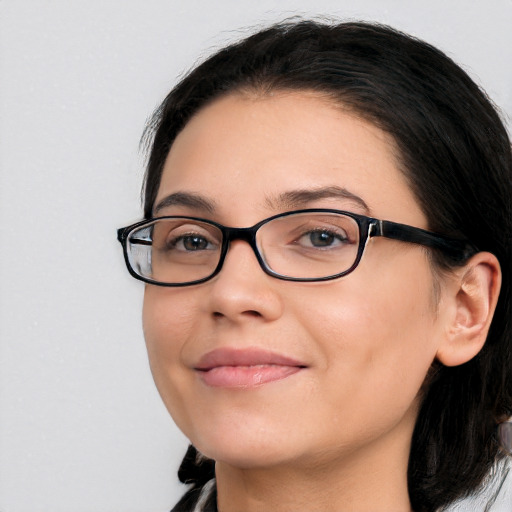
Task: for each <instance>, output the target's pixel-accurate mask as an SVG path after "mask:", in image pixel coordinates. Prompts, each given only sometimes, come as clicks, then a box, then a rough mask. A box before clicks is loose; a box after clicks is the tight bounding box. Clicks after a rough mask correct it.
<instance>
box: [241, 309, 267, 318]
mask: <svg viewBox="0 0 512 512" xmlns="http://www.w3.org/2000/svg"><path fill="white" fill-rule="evenodd" d="M242 314H243V315H246V316H254V317H261V316H263V315H262V314H261V313H260V312H259V311H255V310H254V309H249V310H247V311H244V312H243V313H242Z"/></svg>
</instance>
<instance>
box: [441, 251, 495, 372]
mask: <svg viewBox="0 0 512 512" xmlns="http://www.w3.org/2000/svg"><path fill="white" fill-rule="evenodd" d="M448 281H449V284H448V286H446V287H445V290H444V291H445V292H446V293H448V297H446V299H447V301H448V302H449V303H450V305H451V307H449V308H448V311H449V312H450V313H449V314H448V315H447V318H446V320H447V322H448V324H447V325H446V331H445V336H444V337H443V340H442V342H441V344H440V346H439V347H438V351H437V354H436V357H437V359H438V360H439V361H440V362H441V363H442V364H444V365H445V366H457V365H460V364H464V363H466V362H468V361H469V360H470V359H472V358H473V357H475V356H476V355H477V354H478V352H480V350H481V349H482V347H483V346H484V343H485V340H486V339H487V333H488V332H489V327H490V325H491V321H492V317H493V314H494V310H495V308H496V303H497V302H498V295H499V292H500V287H501V268H500V264H499V262H498V259H497V258H496V256H494V254H491V253H488V252H479V253H477V254H475V255H474V256H473V257H472V258H471V259H470V260H469V261H468V262H467V263H466V264H465V265H464V266H463V267H460V268H459V269H457V270H455V271H454V273H453V275H451V276H450V277H449V278H448ZM443 302H444V301H443Z"/></svg>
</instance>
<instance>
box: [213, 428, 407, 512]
mask: <svg viewBox="0 0 512 512" xmlns="http://www.w3.org/2000/svg"><path fill="white" fill-rule="evenodd" d="M402 427H403V426H402ZM405 428H408V427H405ZM398 430H399V431H398V432H396V431H395V432H388V434H387V435H386V436H385V439H378V440H375V442H373V443H371V444H369V445H366V446H364V447H360V448H358V449H354V450H352V451H351V452H349V453H344V454H343V455H341V456H340V455H338V456H337V457H332V456H329V455H327V456H326V455H323V456H321V457H316V458H315V459H313V458H311V457H305V458H304V459H307V460H300V461H297V460H294V461H293V463H292V462H290V463H289V464H286V463H284V464H280V465H276V466H273V467H265V468H239V467H235V466H233V465H230V464H227V463H224V462H217V464H216V478H217V493H218V494H217V503H218V509H219V512H239V511H240V510H243V511H244V512H268V511H269V510H272V511H273V512H284V511H290V510H307V511H308V512H330V511H333V512H334V511H336V512H339V511H343V512H370V511H375V510H379V511H381V512H411V505H410V501H409V494H408V489H407V464H408V458H409V451H410V439H411V435H412V430H411V431H410V432H408V433H407V434H408V435H404V434H405V432H404V431H403V429H402V428H400V426H398Z"/></svg>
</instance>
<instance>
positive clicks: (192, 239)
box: [183, 236, 208, 251]
mask: <svg viewBox="0 0 512 512" xmlns="http://www.w3.org/2000/svg"><path fill="white" fill-rule="evenodd" d="M207 245H208V242H207V241H206V240H205V239H204V238H202V237H200V236H188V237H187V238H185V239H184V240H183V246H184V247H185V249H187V250H188V251H197V250H198V249H206V247H207Z"/></svg>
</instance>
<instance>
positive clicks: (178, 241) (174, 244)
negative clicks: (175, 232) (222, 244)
mask: <svg viewBox="0 0 512 512" xmlns="http://www.w3.org/2000/svg"><path fill="white" fill-rule="evenodd" d="M167 247H168V248H169V249H174V250H178V251H207V250H212V249H215V248H216V247H215V245H214V244H213V243H212V242H211V241H209V240H208V239H207V238H205V237H204V236H203V235H199V234H194V233H189V234H182V235H179V236H175V237H173V238H171V239H170V240H168V241H167Z"/></svg>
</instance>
